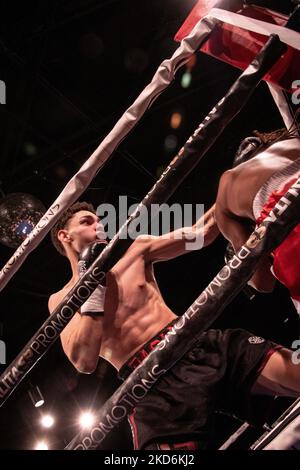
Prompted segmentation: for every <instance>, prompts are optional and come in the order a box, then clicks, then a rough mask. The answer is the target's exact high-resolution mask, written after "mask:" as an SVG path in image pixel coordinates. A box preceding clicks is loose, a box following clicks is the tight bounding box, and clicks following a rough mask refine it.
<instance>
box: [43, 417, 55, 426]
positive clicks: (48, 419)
mask: <svg viewBox="0 0 300 470" xmlns="http://www.w3.org/2000/svg"><path fill="white" fill-rule="evenodd" d="M53 424H54V418H53V416H51V415H44V416H42V418H41V425H42V426H44V428H51V426H53Z"/></svg>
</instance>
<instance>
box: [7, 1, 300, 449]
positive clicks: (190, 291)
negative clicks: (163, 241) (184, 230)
mask: <svg viewBox="0 0 300 470" xmlns="http://www.w3.org/2000/svg"><path fill="white" fill-rule="evenodd" d="M195 3H196V0H107V1H99V0H97V1H95V0H72V1H71V0H51V1H50V0H43V1H37V0H36V1H26V2H16V1H15V0H10V1H2V2H1V20H0V21H1V29H0V64H1V66H0V80H3V81H5V83H6V88H7V104H6V105H2V106H1V108H0V119H1V126H0V129H1V130H0V132H1V140H0V155H1V156H0V172H1V173H0V185H1V186H0V189H1V192H2V194H3V195H5V194H9V193H13V192H25V193H30V194H33V195H35V196H37V197H38V198H39V199H40V200H41V201H42V202H43V203H44V205H45V206H46V207H49V206H50V204H51V203H52V202H53V201H54V200H55V199H56V197H57V196H58V194H59V193H60V191H61V190H62V189H63V187H64V186H65V184H66V183H67V182H68V180H69V179H70V178H71V177H72V176H73V174H74V173H75V172H76V171H78V169H79V167H80V166H81V165H82V163H83V162H84V161H85V160H86V159H87V157H88V156H89V155H90V154H91V153H92V151H93V150H94V149H95V148H96V147H97V145H98V144H99V143H100V142H101V140H102V139H103V137H104V136H105V135H106V134H107V133H108V132H109V131H110V129H111V128H112V127H113V125H114V123H115V122H116V121H117V119H118V118H119V117H120V116H121V115H122V113H123V112H124V111H125V109H126V108H127V107H128V106H129V105H130V104H131V103H132V102H133V101H134V99H135V98H136V97H137V96H138V94H139V93H140V92H141V91H142V89H143V88H144V87H145V85H146V84H147V83H148V82H149V81H150V80H151V78H152V76H153V74H154V72H155V70H156V68H157V67H158V65H159V64H160V62H161V61H162V60H163V59H164V58H167V57H169V56H170V55H171V54H172V53H173V51H174V50H175V49H176V47H177V44H176V43H175V42H174V40H173V37H174V35H175V33H176V32H177V30H178V29H179V27H180V25H181V24H182V22H183V21H184V19H185V17H186V16H187V14H188V13H189V11H190V10H191V8H192V7H193V5H194V4H195ZM260 3H263V4H266V5H268V6H273V7H278V8H281V10H282V11H284V12H286V13H288V12H290V11H291V10H292V2H289V1H284V2H282V0H281V1H280V2H274V1H269V2H267V1H266V2H260ZM283 4H284V5H283ZM182 73H183V71H181V72H180V73H179V74H178V78H177V80H176V81H175V83H174V84H173V85H172V86H171V87H170V89H168V90H167V91H166V92H165V93H164V94H163V95H162V96H161V97H160V98H159V99H158V101H157V102H156V103H155V104H154V106H153V107H152V108H151V109H150V110H149V111H148V113H147V114H146V116H145V117H144V118H143V120H142V122H141V123H140V124H139V125H138V126H137V128H136V129H135V130H134V131H133V132H132V133H131V134H130V136H129V137H128V138H127V139H126V140H125V141H124V142H123V143H122V144H121V146H120V147H119V149H118V150H117V151H116V152H115V154H114V157H113V158H112V160H111V161H110V162H109V164H108V165H107V166H106V167H105V168H104V169H103V171H101V172H100V174H99V175H98V176H97V177H96V178H95V180H94V181H93V183H92V185H91V187H90V188H89V189H88V190H87V191H86V193H85V194H84V195H83V196H82V197H81V199H88V200H90V201H92V202H93V203H94V204H95V205H98V204H100V202H110V203H116V202H117V199H118V196H119V195H127V196H128V197H129V200H130V201H131V203H134V202H138V201H140V199H141V198H142V197H143V196H144V194H145V193H146V191H147V190H148V189H150V187H151V186H152V184H153V182H154V181H155V180H156V179H157V176H158V174H159V171H160V169H161V167H164V166H166V165H167V163H168V162H169V161H170V160H171V157H172V155H173V154H172V153H171V152H170V151H168V150H166V149H165V147H164V140H165V137H166V136H167V135H169V134H170V133H173V134H174V133H175V136H176V137H177V140H178V144H177V147H176V149H179V148H180V147H181V146H182V145H183V143H184V142H185V141H186V140H187V138H188V137H189V135H191V133H192V132H193V130H194V129H195V128H196V127H197V125H198V123H199V122H200V121H201V120H202V119H203V118H204V117H205V115H206V114H207V113H208V111H209V110H210V109H211V108H212V107H213V106H214V105H215V104H216V103H217V102H218V100H219V99H220V98H221V97H222V96H223V95H224V94H225V93H226V91H227V90H228V88H229V86H230V85H231V84H232V82H233V80H234V79H235V78H236V77H237V76H238V74H239V71H237V70H235V69H233V68H231V67H230V66H227V65H226V64H223V63H220V62H218V61H217V60H215V59H213V58H211V57H208V56H205V55H203V54H199V55H198V58H197V64H196V66H195V68H194V69H193V79H192V83H191V86H190V87H189V88H187V89H184V88H182V87H181V84H180V77H181V75H182ZM178 110H179V111H180V112H181V113H182V115H183V124H182V126H181V127H180V129H178V130H176V131H172V132H171V129H170V125H169V122H170V116H171V114H172V113H173V112H174V111H178ZM281 126H282V122H281V119H280V116H279V114H278V111H277V109H276V107H275V106H274V103H273V102H272V99H271V97H270V94H269V92H268V89H267V87H266V85H265V84H264V83H262V84H261V85H260V86H259V87H258V89H257V90H256V91H255V93H254V96H253V98H252V99H251V100H250V102H249V103H248V105H247V106H246V107H245V108H244V110H243V111H242V112H241V113H240V115H239V118H238V119H236V120H235V121H234V122H233V123H232V124H231V125H230V126H229V127H228V128H227V129H226V130H225V132H224V134H223V136H222V137H221V138H220V139H219V141H218V142H217V143H216V144H215V145H214V147H213V148H212V150H211V151H210V152H209V153H208V155H207V156H206V157H205V159H204V160H203V161H202V162H201V165H199V167H198V168H197V169H196V170H195V171H194V172H193V174H192V175H191V176H190V177H188V178H187V180H186V182H185V183H184V184H183V185H182V187H181V188H180V189H179V190H178V191H176V193H175V195H174V197H173V198H172V201H173V202H179V203H187V202H190V203H204V204H205V206H206V207H209V205H210V204H211V203H212V202H213V200H214V198H215V195H216V189H217V184H218V179H219V176H220V175H221V173H222V172H223V171H224V169H226V168H228V167H229V166H230V165H231V161H232V157H233V153H234V152H235V150H236V149H237V147H238V145H239V142H240V140H241V139H242V138H244V137H245V136H247V135H249V134H250V133H251V132H252V130H253V129H259V130H264V131H268V130H273V129H277V128H278V127H281ZM173 153H174V152H173ZM223 251H224V241H223V240H222V239H219V240H218V241H217V242H216V243H215V244H214V245H213V246H212V247H209V248H208V249H206V250H204V251H203V252H199V253H193V254H189V255H187V256H186V257H182V258H181V259H179V260H174V261H172V262H168V263H165V264H161V265H158V266H157V277H158V281H159V284H160V286H161V289H162V292H163V295H164V297H165V299H166V301H167V303H168V304H169V305H170V306H171V308H173V309H174V311H175V312H177V313H178V314H180V313H182V312H183V311H184V310H185V309H186V308H187V307H188V306H189V305H190V304H191V302H192V301H193V299H194V298H195V297H196V295H197V294H198V293H199V292H200V291H201V289H203V288H204V287H205V286H206V284H207V283H208V282H209V280H211V278H212V277H213V275H214V274H215V273H216V272H217V270H218V269H219V268H220V266H221V265H222V260H223ZM11 255H12V250H10V249H8V248H6V247H4V246H0V259H1V265H3V264H4V263H5V262H6V261H7V260H8V258H9V257H10V256H11ZM68 275H69V272H68V267H67V264H66V262H65V260H63V259H61V258H60V257H59V255H58V254H56V252H55V250H54V248H53V247H52V246H51V243H50V240H49V239H48V238H47V239H45V240H44V241H43V242H42V244H41V246H40V247H39V248H38V249H37V250H36V251H35V252H34V253H32V254H31V255H30V256H29V257H28V259H27V261H26V262H25V263H24V265H23V267H22V268H21V269H20V271H19V272H18V273H17V274H16V276H15V277H14V278H13V280H12V281H11V282H10V283H9V285H8V286H7V287H6V289H5V290H4V291H3V292H2V293H1V306H0V315H1V323H2V326H3V331H2V338H3V340H4V341H5V342H6V345H7V362H8V363H9V362H10V361H11V360H12V359H13V358H14V357H15V356H16V354H17V353H18V352H19V351H20V350H21V348H22V347H23V346H24V344H25V343H26V342H27V340H28V339H29V338H30V337H31V336H32V335H33V333H34V332H35V331H36V330H37V328H38V327H39V326H40V325H41V324H42V322H43V321H44V319H45V318H46V317H47V299H48V296H49V295H50V293H52V292H54V291H55V290H57V289H59V288H60V287H61V286H62V284H63V283H65V282H66V279H67V277H68ZM178 293H180V294H178ZM295 317H296V315H295V314H294V312H293V308H292V306H291V303H290V300H289V298H288V295H287V293H286V291H285V290H284V289H283V288H280V287H278V288H277V290H276V291H275V293H274V294H272V295H268V296H257V298H256V299H255V300H254V301H251V302H250V301H249V300H248V299H247V298H246V297H245V296H243V295H240V296H239V297H238V298H237V299H236V300H235V302H234V303H233V304H232V305H231V306H230V307H228V309H227V310H226V311H225V313H224V314H223V316H222V318H221V319H220V320H219V322H218V325H219V326H222V327H223V326H226V327H227V326H230V327H231V326H242V327H245V328H248V329H252V330H254V331H255V332H256V333H257V334H262V335H265V336H268V337H269V338H272V339H274V340H277V341H281V342H284V343H286V344H287V345H290V344H291V341H292V339H295V338H294V336H295V334H296V333H295V328H296V325H297V320H296V318H295ZM270 324H271V325H272V326H271V327H270ZM106 367H107V369H106V370H105V364H104V365H103V370H102V372H101V374H102V376H105V377H106V379H105V383H106V384H107V383H108V382H110V383H111V387H110V388H109V387H108V386H107V385H106V387H102V386H100V392H99V393H98V398H97V399H100V401H101V400H102V401H103V400H104V399H105V397H106V396H108V394H109V393H110V391H111V390H112V389H113V387H115V386H116V379H115V377H114V373H113V371H112V370H111V369H110V368H109V366H106ZM4 369H5V366H1V370H2V371H3V370H4ZM105 374H107V375H105ZM30 380H31V381H32V382H33V383H38V384H39V386H40V388H41V389H42V391H43V393H44V394H45V396H46V400H47V403H46V405H47V408H48V409H53V412H55V413H56V414H60V418H59V419H60V420H61V421H60V424H59V430H58V428H57V427H56V428H55V430H54V431H53V434H52V435H50V441H51V443H52V444H51V445H52V447H57V448H62V447H63V446H64V444H65V443H67V442H68V439H69V438H70V437H71V436H72V434H74V432H75V431H76V428H75V427H74V426H72V419H71V417H70V414H71V413H75V411H76V410H78V407H79V406H80V405H81V403H82V402H83V401H84V400H86V401H87V399H88V398H87V397H89V399H92V398H91V397H93V395H94V394H95V393H96V392H95V391H96V390H97V389H98V388H99V382H100V379H99V378H98V377H96V378H95V377H79V376H78V375H77V374H76V373H75V372H74V371H73V368H72V367H71V366H70V365H68V363H67V361H66V360H65V358H64V356H63V354H62V352H61V349H60V345H59V344H57V345H56V346H55V348H53V350H51V351H50V352H49V354H48V356H47V358H45V359H43V360H41V361H40V363H39V364H38V365H37V367H36V368H35V369H34V370H33V371H32V372H31V374H30ZM102 380H104V379H103V377H102ZM27 388H28V382H25V383H24V384H23V385H22V386H20V388H19V390H18V391H17V392H15V393H14V394H13V395H12V396H11V397H10V398H9V400H8V401H7V403H6V404H5V405H4V406H3V408H2V409H1V410H0V426H5V428H6V432H5V434H3V437H2V438H1V441H0V448H2V449H4V448H32V446H33V442H34V440H35V439H36V437H38V436H39V434H40V432H41V431H40V429H39V425H38V423H37V419H38V412H37V411H36V410H35V409H33V407H32V406H31V403H30V401H29V398H28V395H27V391H26V390H27ZM99 397H100V398H99ZM63 417H64V420H63ZM125 431H126V430H125ZM125 431H124V429H123V430H120V431H119V435H118V434H117V435H115V436H114V438H112V440H111V442H109V443H108V447H109V446H111V447H114V446H118V447H122V445H123V446H124V447H125V448H126V445H129V444H125V443H126V442H127V441H126V440H125V438H124V432H125Z"/></svg>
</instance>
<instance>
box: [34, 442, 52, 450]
mask: <svg viewBox="0 0 300 470" xmlns="http://www.w3.org/2000/svg"><path fill="white" fill-rule="evenodd" d="M48 449H49V447H48V444H47V442H45V441H39V442H37V443H36V446H35V450H48Z"/></svg>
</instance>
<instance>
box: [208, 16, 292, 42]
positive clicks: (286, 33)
mask: <svg viewBox="0 0 300 470" xmlns="http://www.w3.org/2000/svg"><path fill="white" fill-rule="evenodd" d="M209 14H210V15H211V16H213V17H214V18H217V19H218V20H220V21H223V22H224V23H228V24H231V25H232V26H238V27H240V28H243V29H248V30H249V31H252V32H253V33H258V34H263V35H264V36H268V37H269V36H270V35H271V34H277V35H278V36H279V38H280V40H281V41H282V42H284V43H285V44H287V45H288V46H291V47H293V48H294V49H297V50H298V51H299V50H300V33H297V32H296V31H293V30H292V29H288V28H285V27H283V26H278V25H276V24H271V23H266V22H265V21H261V20H256V19H254V18H249V17H248V16H243V15H239V14H238V13H232V12H230V11H227V10H221V9H220V8H212V9H211V10H210V12H209Z"/></svg>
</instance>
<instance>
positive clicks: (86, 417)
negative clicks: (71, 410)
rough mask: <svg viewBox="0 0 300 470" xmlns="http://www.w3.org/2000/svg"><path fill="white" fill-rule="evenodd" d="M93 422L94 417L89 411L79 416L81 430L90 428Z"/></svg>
mask: <svg viewBox="0 0 300 470" xmlns="http://www.w3.org/2000/svg"><path fill="white" fill-rule="evenodd" d="M94 421H95V416H94V415H93V413H91V412H90V411H86V412H84V413H82V414H81V416H80V418H79V424H80V426H81V427H82V428H90V427H91V426H92V425H93V423H94Z"/></svg>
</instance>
